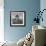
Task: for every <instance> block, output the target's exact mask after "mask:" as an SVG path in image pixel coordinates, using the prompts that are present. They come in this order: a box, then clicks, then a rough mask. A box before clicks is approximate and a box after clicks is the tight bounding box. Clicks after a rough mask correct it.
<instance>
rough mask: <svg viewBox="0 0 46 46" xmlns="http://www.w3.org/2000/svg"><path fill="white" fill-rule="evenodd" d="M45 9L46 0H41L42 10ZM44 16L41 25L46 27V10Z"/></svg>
mask: <svg viewBox="0 0 46 46" xmlns="http://www.w3.org/2000/svg"><path fill="white" fill-rule="evenodd" d="M43 9H46V0H41V1H40V10H41V11H42V10H43ZM42 17H43V22H42V21H40V25H42V26H45V27H46V11H45V12H43V15H42Z"/></svg>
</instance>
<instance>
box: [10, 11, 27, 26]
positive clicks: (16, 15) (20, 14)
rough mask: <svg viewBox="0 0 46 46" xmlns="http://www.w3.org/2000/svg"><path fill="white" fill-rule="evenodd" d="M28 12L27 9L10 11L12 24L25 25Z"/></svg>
mask: <svg viewBox="0 0 46 46" xmlns="http://www.w3.org/2000/svg"><path fill="white" fill-rule="evenodd" d="M25 24H26V12H25V11H11V12H10V26H25Z"/></svg>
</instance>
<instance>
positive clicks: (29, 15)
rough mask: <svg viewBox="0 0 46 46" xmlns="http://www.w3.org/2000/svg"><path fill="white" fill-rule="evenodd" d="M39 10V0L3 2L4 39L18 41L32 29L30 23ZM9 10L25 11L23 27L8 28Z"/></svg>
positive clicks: (7, 0)
mask: <svg viewBox="0 0 46 46" xmlns="http://www.w3.org/2000/svg"><path fill="white" fill-rule="evenodd" d="M39 9H40V0H4V36H5V37H4V38H5V40H8V41H18V40H19V39H20V38H22V37H24V36H25V34H27V33H28V32H29V31H30V30H31V29H32V21H33V19H34V17H36V12H37V11H39ZM10 10H14V11H16V10H20V11H23V10H25V11H26V26H25V27H10Z"/></svg>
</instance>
